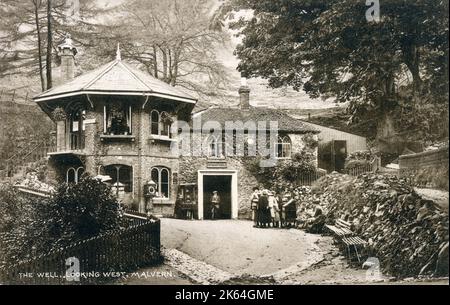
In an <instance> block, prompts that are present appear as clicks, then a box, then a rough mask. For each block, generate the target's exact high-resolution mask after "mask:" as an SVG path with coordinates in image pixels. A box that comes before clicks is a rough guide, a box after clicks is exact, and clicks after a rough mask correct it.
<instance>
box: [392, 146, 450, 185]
mask: <svg viewBox="0 0 450 305" xmlns="http://www.w3.org/2000/svg"><path fill="white" fill-rule="evenodd" d="M448 165H449V159H448V146H447V147H443V148H440V149H436V150H431V151H425V152H421V153H417V154H410V155H402V156H400V157H399V167H400V170H399V172H400V175H401V176H402V177H406V178H410V181H411V183H412V184H413V185H416V186H422V187H433V188H443V189H446V190H448Z"/></svg>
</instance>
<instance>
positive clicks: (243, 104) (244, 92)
mask: <svg viewBox="0 0 450 305" xmlns="http://www.w3.org/2000/svg"><path fill="white" fill-rule="evenodd" d="M239 100H240V103H239V108H241V109H249V108H250V88H249V87H248V85H247V79H246V78H245V77H241V86H240V87H239Z"/></svg>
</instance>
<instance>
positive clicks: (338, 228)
mask: <svg viewBox="0 0 450 305" xmlns="http://www.w3.org/2000/svg"><path fill="white" fill-rule="evenodd" d="M350 227H351V224H350V223H348V222H346V221H345V220H342V219H336V221H335V224H334V225H325V228H327V230H328V231H330V232H331V233H332V234H333V235H335V237H337V238H338V239H343V238H345V237H347V236H353V235H355V233H353V232H352V230H350Z"/></svg>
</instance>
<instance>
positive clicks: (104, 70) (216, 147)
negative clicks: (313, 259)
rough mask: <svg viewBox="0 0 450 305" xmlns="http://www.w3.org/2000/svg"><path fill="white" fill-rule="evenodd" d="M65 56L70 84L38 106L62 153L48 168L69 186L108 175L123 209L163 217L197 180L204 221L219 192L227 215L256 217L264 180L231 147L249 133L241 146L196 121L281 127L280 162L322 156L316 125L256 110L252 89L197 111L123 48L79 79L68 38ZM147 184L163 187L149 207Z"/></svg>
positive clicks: (275, 148) (276, 149)
mask: <svg viewBox="0 0 450 305" xmlns="http://www.w3.org/2000/svg"><path fill="white" fill-rule="evenodd" d="M59 52H60V56H61V58H62V60H61V62H62V67H61V69H62V72H61V75H62V76H63V78H64V82H63V83H62V84H61V85H59V86H56V87H54V88H52V89H50V90H48V91H45V92H43V93H42V94H40V95H38V96H36V97H34V101H35V102H36V103H37V104H38V105H39V106H40V107H41V109H42V110H43V111H44V112H45V113H46V114H47V115H49V116H50V117H51V118H52V120H53V121H54V122H55V123H56V133H57V135H56V137H57V140H56V149H55V150H54V151H53V152H51V153H49V164H50V165H51V167H52V168H53V169H54V171H55V173H56V176H57V177H58V178H59V179H60V180H61V181H66V182H68V183H77V181H78V180H79V179H80V177H81V175H82V174H83V173H89V174H90V175H93V176H97V175H102V176H109V178H110V181H109V183H111V184H112V188H113V191H114V192H115V194H116V195H117V196H118V197H119V199H120V200H121V201H122V202H123V203H124V204H127V205H129V206H130V207H132V208H134V209H138V210H140V211H141V212H144V211H145V210H146V209H148V208H149V207H151V208H152V209H153V211H154V213H157V214H164V215H172V214H173V213H174V206H175V201H176V198H177V194H178V189H179V185H180V184H185V183H191V184H193V185H196V192H197V194H196V196H195V197H196V199H197V203H198V210H197V213H196V215H197V216H198V218H199V219H204V218H207V217H208V216H207V213H206V212H205V206H206V201H207V200H208V196H210V193H211V192H212V191H213V190H217V191H219V192H220V193H221V197H222V201H223V210H222V214H221V216H222V217H223V218H233V219H235V218H238V217H247V216H248V215H249V204H250V203H249V198H250V195H251V188H252V186H254V185H256V184H257V181H256V179H255V177H253V176H252V175H251V174H250V173H249V172H248V171H247V170H246V169H245V167H244V166H243V159H244V158H248V156H240V155H233V154H229V148H227V145H229V144H227V143H235V142H237V139H236V134H239V135H241V134H244V135H245V136H246V137H248V134H245V132H244V133H239V132H237V131H236V130H237V129H239V128H237V129H236V130H235V131H234V132H235V133H234V134H233V133H232V137H234V140H233V139H229V138H227V137H229V134H227V133H226V132H225V131H223V130H222V131H219V133H217V132H214V133H213V132H212V131H211V133H210V132H209V130H208V132H206V133H205V132H204V128H203V129H202V131H203V132H198V131H199V130H196V127H195V126H194V125H195V124H193V122H195V121H196V120H200V121H201V122H214V123H215V124H216V125H215V126H216V127H217V126H219V128H215V129H216V130H215V131H217V130H218V129H220V128H223V127H224V126H223V125H225V123H226V122H228V121H242V122H249V121H251V122H269V121H276V122H277V123H278V129H277V134H276V137H271V138H270V139H271V140H270V141H269V143H268V144H267V145H268V146H267V147H268V148H269V150H270V149H271V150H272V152H273V157H274V158H275V159H289V158H291V156H292V155H293V154H295V153H297V152H301V151H302V150H305V149H308V150H311V151H312V152H313V153H314V155H315V156H317V148H314V147H312V148H309V147H308V141H310V140H311V139H317V133H318V132H317V131H316V130H315V129H314V128H311V127H309V126H307V125H306V124H304V123H302V122H301V121H299V120H296V119H294V118H292V117H290V116H288V115H287V114H285V113H283V112H281V111H278V110H270V109H262V108H256V107H251V106H250V99H249V95H250V89H249V88H248V87H247V86H245V85H243V86H242V87H241V88H240V90H239V93H240V99H241V103H240V108H234V109H232V108H210V109H207V110H205V111H202V112H199V113H196V114H193V110H194V107H195V105H196V102H197V100H196V99H195V98H193V97H191V96H189V95H188V94H186V93H185V92H183V91H181V90H179V89H177V88H175V87H172V86H170V85H168V84H166V83H164V82H162V81H160V80H158V79H156V78H154V77H152V76H151V75H148V74H146V73H144V72H142V71H140V70H139V69H137V68H135V67H132V66H130V65H128V64H126V63H125V62H123V61H122V60H121V56H120V50H119V49H118V52H117V58H116V59H115V60H114V61H112V62H110V63H108V64H106V65H104V66H101V67H99V68H97V69H95V70H93V71H91V72H88V73H86V74H82V75H81V76H78V77H76V78H74V71H75V69H74V57H75V55H76V53H77V51H76V48H75V47H74V46H73V45H72V41H71V39H70V37H68V38H66V40H65V41H64V43H63V44H61V45H60V46H59ZM180 122H185V123H186V124H185V125H187V126H189V132H188V137H189V138H190V148H189V153H187V154H186V151H181V150H182V148H183V145H182V144H183V143H185V140H181V135H183V137H185V136H186V133H182V128H181V127H182V126H179V124H180ZM217 124H218V125H217ZM183 126H184V125H183ZM202 126H203V125H202ZM258 132H259V131H258ZM247 140H248V139H247ZM233 141H235V142H233ZM246 143H248V141H247V142H246ZM230 145H231V146H233V144H230ZM199 149H200V150H201V151H200V152H199V151H198V150H199ZM180 152H181V153H180ZM247 153H248V152H247ZM244 154H245V152H244ZM316 164H317V163H316ZM149 182H151V183H154V184H155V185H156V190H157V193H156V196H155V197H154V198H152V199H151V205H149V203H148V198H147V197H146V196H144V195H145V194H144V191H145V189H146V186H147V185H149Z"/></svg>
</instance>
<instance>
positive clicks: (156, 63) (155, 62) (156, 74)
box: [153, 46, 158, 78]
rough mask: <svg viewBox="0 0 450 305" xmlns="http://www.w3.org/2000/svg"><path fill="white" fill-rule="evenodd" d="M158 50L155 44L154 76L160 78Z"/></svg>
mask: <svg viewBox="0 0 450 305" xmlns="http://www.w3.org/2000/svg"><path fill="white" fill-rule="evenodd" d="M156 52H157V49H156V46H153V76H154V77H155V78H158V59H157V54H156Z"/></svg>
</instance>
